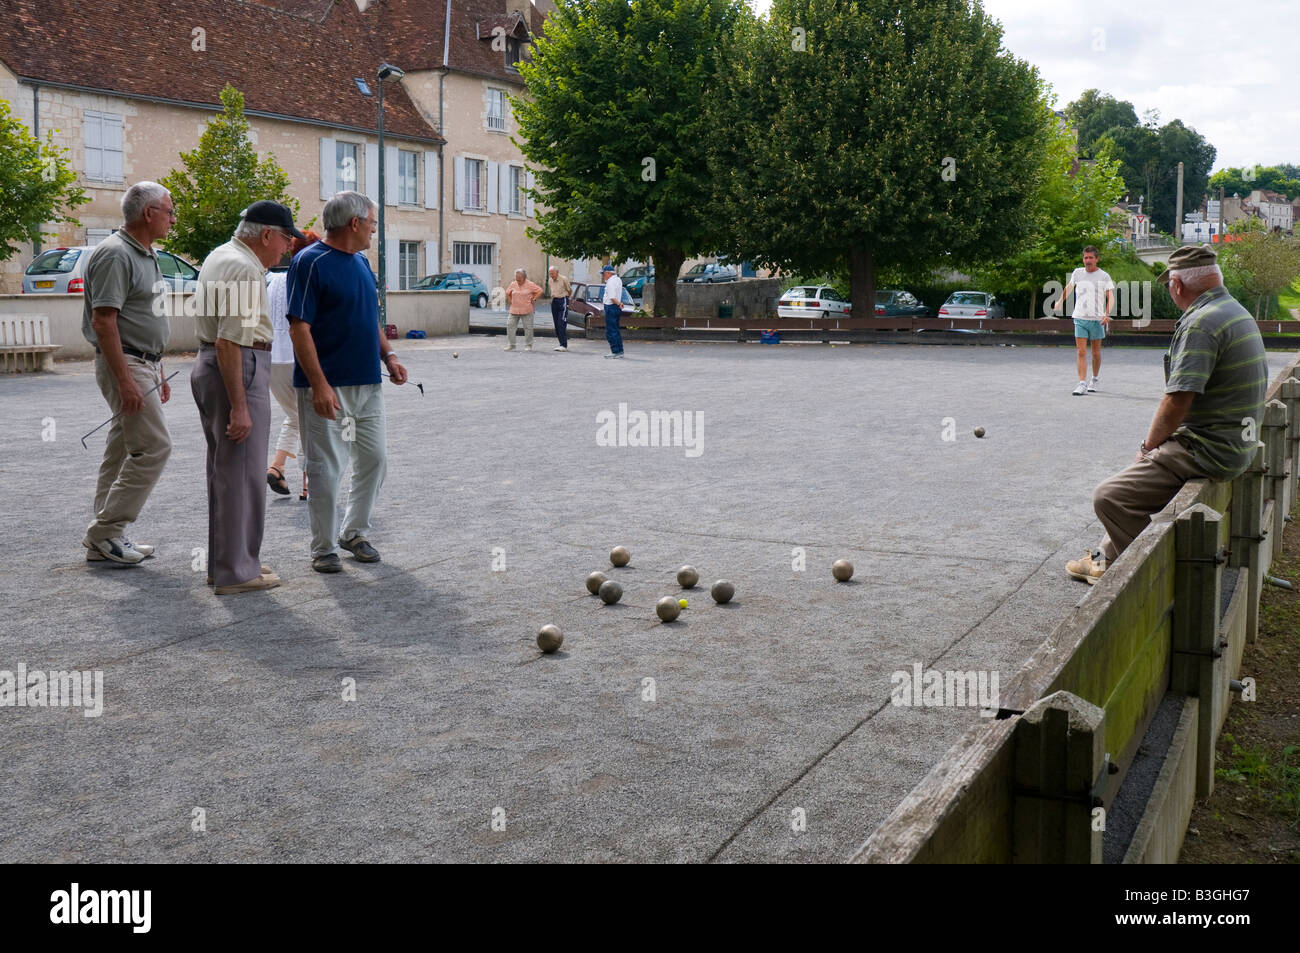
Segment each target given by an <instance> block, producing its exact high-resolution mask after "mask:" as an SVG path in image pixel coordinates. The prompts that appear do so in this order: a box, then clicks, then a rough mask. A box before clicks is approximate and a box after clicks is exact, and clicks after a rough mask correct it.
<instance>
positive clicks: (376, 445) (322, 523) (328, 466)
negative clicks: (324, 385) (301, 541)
mask: <svg viewBox="0 0 1300 953" xmlns="http://www.w3.org/2000/svg"><path fill="white" fill-rule="evenodd" d="M334 396H335V397H337V398H338V402H339V404H340V405H341V406H342V408H343V409H342V410H336V411H335V412H334V419H333V420H326V419H325V418H324V417H321V416H320V415H319V414H317V413H316V409H315V408H314V407H313V406H312V403H311V388H310V387H299V388H298V420H299V422H300V424H301V427H302V451H303V456H304V457H305V458H306V463H305V464H304V465H303V472H304V473H306V474H307V480H308V482H309V484H310V486H311V495H310V496H308V497H307V517H308V522H309V523H310V524H311V554H312V558H313V559H314V558H315V557H317V556H326V555H328V554H330V553H332V552H335V551H336V549H337V548H338V546H337V542H338V540H352V539H356V538H357V537H358V536H359V537H361V538H363V539H367V540H368V539H369V538H370V531H371V528H372V527H371V523H370V517H371V513H373V512H374V508H375V503H376V502H377V501H378V500H379V489H380V487H382V486H383V485H384V477H385V475H386V474H387V473H388V450H387V443H388V423H387V419H386V417H385V415H384V391H383V385H381V384H359V385H354V386H345V387H335V388H334ZM349 463H351V464H352V486H351V489H349V491H348V508H347V513H346V514H345V515H344V517H343V529H342V531H341V532H340V530H339V513H338V498H339V483H340V482H341V480H342V478H343V471H344V469H345V468H346V467H347V465H348V464H349Z"/></svg>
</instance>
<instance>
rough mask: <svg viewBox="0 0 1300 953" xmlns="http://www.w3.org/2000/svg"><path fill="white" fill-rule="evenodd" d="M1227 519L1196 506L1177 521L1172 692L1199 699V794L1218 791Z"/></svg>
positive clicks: (1210, 510) (1175, 529)
mask: <svg viewBox="0 0 1300 953" xmlns="http://www.w3.org/2000/svg"><path fill="white" fill-rule="evenodd" d="M1221 521H1222V517H1220V516H1219V514H1218V513H1216V512H1214V510H1212V509H1210V508H1209V507H1208V506H1206V505H1205V504H1203V503H1197V504H1195V505H1193V506H1190V507H1188V508H1187V509H1185V510H1183V512H1181V513H1179V514H1178V516H1177V517H1176V518H1175V519H1174V615H1173V620H1172V622H1173V658H1172V661H1171V663H1170V671H1169V690H1170V691H1171V692H1178V693H1180V694H1183V695H1194V696H1196V697H1197V698H1199V699H1200V702H1201V703H1200V706H1199V711H1198V713H1197V714H1198V717H1199V720H1200V724H1199V725H1198V734H1197V740H1196V747H1197V750H1196V796H1197V797H1209V795H1210V792H1212V791H1213V790H1214V741H1215V730H1214V729H1215V724H1214V713H1215V712H1216V711H1218V703H1217V700H1216V699H1215V692H1216V690H1217V689H1218V685H1219V680H1218V677H1217V666H1218V665H1219V664H1220V663H1219V655H1220V651H1221V650H1220V648H1219V600H1220V593H1221V590H1222V586H1223V562H1224V561H1225V557H1224V556H1223V555H1222V554H1221V553H1220V552H1219V524H1220V522H1221Z"/></svg>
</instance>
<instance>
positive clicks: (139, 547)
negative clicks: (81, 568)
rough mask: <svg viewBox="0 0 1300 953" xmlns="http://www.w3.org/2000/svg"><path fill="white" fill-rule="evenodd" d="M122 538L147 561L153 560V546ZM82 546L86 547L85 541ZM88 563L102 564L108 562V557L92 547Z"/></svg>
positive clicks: (89, 550) (87, 557) (87, 559)
mask: <svg viewBox="0 0 1300 953" xmlns="http://www.w3.org/2000/svg"><path fill="white" fill-rule="evenodd" d="M122 538H123V539H125V540H126V544H127V545H128V546H130V547H131V548H132V549H134V550H135V551H136V552H137V553H139V554H140V555H141V556H143V557H144V558H145V559H153V554H154V552H155V549H154V547H153V546H150V545H149V544H148V543H137V542H133V541H132V540H130V539H128V538H127V537H125V536H123V537H122ZM82 545H83V546H84V545H85V543H84V541H83V543H82ZM86 562H88V563H102V562H108V557H107V556H105V555H104V554H103V553H101V552H100V551H99V550H98V549H95V548H93V547H92V548H89V549H87V550H86Z"/></svg>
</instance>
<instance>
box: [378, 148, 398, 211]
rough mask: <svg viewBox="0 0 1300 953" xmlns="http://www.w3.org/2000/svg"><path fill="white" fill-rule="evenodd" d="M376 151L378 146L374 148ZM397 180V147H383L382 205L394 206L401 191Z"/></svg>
mask: <svg viewBox="0 0 1300 953" xmlns="http://www.w3.org/2000/svg"><path fill="white" fill-rule="evenodd" d="M375 148H376V149H378V148H379V147H378V146H375ZM400 184H401V183H400V182H399V181H398V179H397V146H384V204H386V205H396V204H398V203H397V199H398V196H399V195H400V194H401V190H400V189H399V188H398V186H399V185H400Z"/></svg>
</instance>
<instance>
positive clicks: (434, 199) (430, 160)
mask: <svg viewBox="0 0 1300 953" xmlns="http://www.w3.org/2000/svg"><path fill="white" fill-rule="evenodd" d="M424 207H425V208H437V207H438V153H436V152H426V153H425V154H424Z"/></svg>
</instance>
